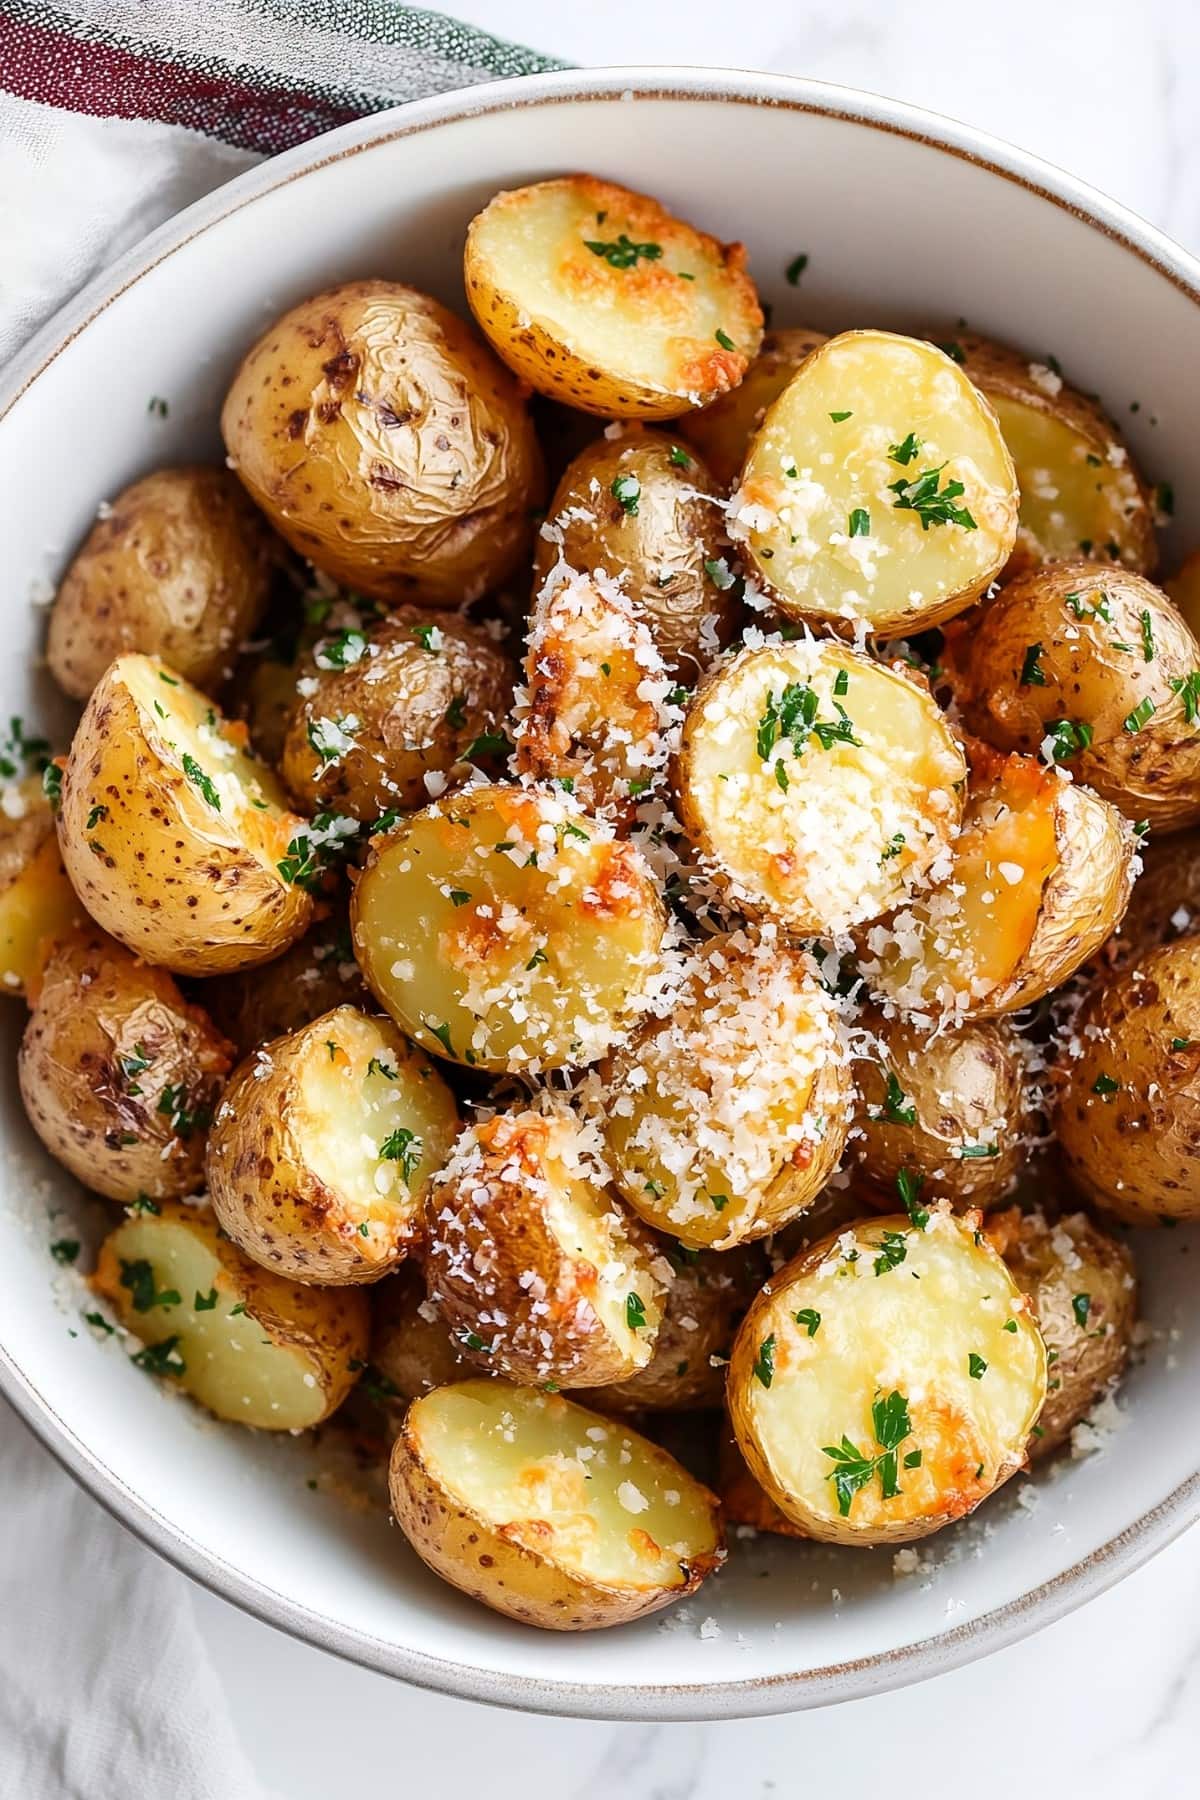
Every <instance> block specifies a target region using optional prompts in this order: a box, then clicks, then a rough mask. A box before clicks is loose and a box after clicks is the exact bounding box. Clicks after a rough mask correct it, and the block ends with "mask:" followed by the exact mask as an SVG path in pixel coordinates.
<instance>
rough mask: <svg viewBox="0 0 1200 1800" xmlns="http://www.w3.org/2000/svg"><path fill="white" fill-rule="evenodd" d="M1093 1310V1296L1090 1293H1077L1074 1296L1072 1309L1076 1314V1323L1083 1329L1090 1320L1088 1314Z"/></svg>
mask: <svg viewBox="0 0 1200 1800" xmlns="http://www.w3.org/2000/svg"><path fill="white" fill-rule="evenodd" d="M1091 1310H1092V1296H1091V1295H1090V1294H1075V1295H1073V1296H1072V1299H1071V1311H1072V1312H1073V1313H1074V1314H1075V1323H1076V1324H1077V1325H1078V1327H1079V1329H1080V1330H1081V1331H1082V1330H1083V1328H1084V1326H1085V1325H1086V1324H1087V1322H1088V1314H1089V1313H1090V1312H1091Z"/></svg>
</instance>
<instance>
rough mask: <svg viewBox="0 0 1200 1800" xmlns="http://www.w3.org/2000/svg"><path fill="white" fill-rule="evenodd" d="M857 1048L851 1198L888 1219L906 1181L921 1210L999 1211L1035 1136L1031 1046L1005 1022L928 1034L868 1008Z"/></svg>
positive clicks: (991, 1021)
mask: <svg viewBox="0 0 1200 1800" xmlns="http://www.w3.org/2000/svg"><path fill="white" fill-rule="evenodd" d="M860 1033H861V1036H860V1035H859V1034H860ZM855 1042H856V1050H857V1055H856V1059H855V1062H854V1065H853V1070H852V1073H853V1076H854V1080H855V1084H856V1086H857V1088H858V1108H857V1111H856V1113H855V1119H854V1130H853V1131H852V1132H851V1135H850V1151H851V1156H852V1157H853V1159H854V1160H853V1168H854V1183H855V1188H856V1191H857V1192H859V1193H861V1194H863V1196H864V1197H865V1198H868V1199H870V1200H871V1201H872V1203H874V1204H879V1205H880V1206H882V1208H883V1210H884V1211H886V1212H891V1211H893V1210H894V1209H895V1206H896V1195H897V1192H898V1188H897V1183H898V1182H900V1181H902V1180H903V1179H904V1178H905V1177H907V1178H908V1179H909V1180H910V1181H915V1182H917V1183H918V1184H919V1185H920V1187H921V1198H922V1201H923V1202H925V1203H926V1204H928V1203H929V1202H931V1201H933V1200H941V1199H945V1200H949V1201H951V1202H952V1203H953V1204H954V1205H956V1206H958V1205H963V1206H976V1207H979V1208H981V1209H986V1208H987V1207H990V1206H998V1205H999V1204H1000V1202H1001V1201H1002V1200H1003V1199H1004V1198H1005V1196H1006V1195H1007V1194H1009V1193H1010V1192H1011V1191H1012V1187H1013V1184H1014V1182H1015V1181H1016V1178H1017V1176H1018V1174H1019V1173H1020V1170H1021V1169H1022V1167H1023V1166H1024V1164H1025V1162H1026V1161H1027V1160H1028V1157H1029V1153H1030V1147H1031V1144H1032V1142H1033V1138H1034V1135H1035V1131H1034V1119H1033V1114H1032V1109H1031V1092H1030V1074H1029V1070H1030V1055H1029V1047H1028V1044H1027V1041H1026V1040H1025V1039H1024V1038H1022V1037H1021V1036H1020V1035H1019V1034H1018V1033H1017V1032H1016V1031H1015V1030H1014V1029H1013V1027H1012V1025H1011V1024H1010V1023H1009V1022H1008V1021H1007V1020H1005V1019H976V1020H968V1021H967V1022H966V1023H965V1024H962V1025H942V1026H940V1027H939V1028H938V1029H937V1030H931V1029H930V1027H929V1026H928V1025H917V1024H914V1023H913V1022H912V1021H911V1020H908V1021H906V1020H904V1019H901V1018H896V1017H892V1018H888V1017H886V1016H885V1015H884V1013H883V1012H882V1011H880V1010H878V1009H875V1008H871V1009H870V1010H868V1011H867V1012H866V1013H864V1014H863V1015H862V1016H861V1017H860V1018H859V1019H858V1020H857V1021H856V1026H855Z"/></svg>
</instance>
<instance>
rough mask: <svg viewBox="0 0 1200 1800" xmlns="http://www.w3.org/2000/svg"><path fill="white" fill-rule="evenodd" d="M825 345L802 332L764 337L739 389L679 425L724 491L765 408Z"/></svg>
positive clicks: (821, 334)
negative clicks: (816, 351) (805, 362)
mask: <svg viewBox="0 0 1200 1800" xmlns="http://www.w3.org/2000/svg"><path fill="white" fill-rule="evenodd" d="M824 342H825V334H824V332H821V331H809V330H808V329H807V328H805V327H803V326H793V327H790V328H785V329H784V330H782V331H768V332H767V334H766V336H765V337H764V338H763V341H762V349H761V350H760V351H759V353H758V355H757V356H756V357H755V359H754V361H753V362H752V363H751V364H750V367H749V368H748V369H747V370H746V373H745V376H744V377H743V379H742V381H741V382H740V383H739V385H738V386H737V387H735V388H734V389H733V390H732V392H731V393H728V394H722V395H721V397H720V399H718V400H714V401H713V402H712V404H711V406H705V407H703V408H702V409H701V411H700V412H694V413H688V414H687V416H686V418H683V419H681V420H680V421H679V430H680V431H681V432H682V433H683V436H684V438H685V439H686V440H687V442H688V443H689V444H694V445H695V447H696V449H697V450H698V451H699V452H700V455H701V456H702V457H703V458H704V461H705V463H706V464H707V465H708V468H709V470H710V471H711V473H712V475H713V477H714V479H715V480H716V481H719V482H720V484H721V486H722V487H723V488H725V489H729V488H731V487H733V485H734V483H735V482H736V481H737V478H738V474H739V472H740V470H741V467H742V464H743V463H744V462H745V460H746V450H747V448H748V447H749V443H750V439H751V438H752V437H753V436H754V433H755V432H756V431H757V430H758V428H759V426H760V425H761V424H762V422H763V415H764V414H765V412H766V410H767V408H768V406H770V404H771V402H772V401H773V400H777V399H778V398H779V396H780V394H782V392H783V390H784V388H785V387H786V386H787V384H788V382H789V381H790V380H791V379H792V376H793V375H794V374H795V373H796V370H797V369H798V368H799V367H800V364H801V363H802V362H804V360H805V359H806V358H807V357H809V356H811V355H812V353H813V351H814V350H819V349H820V347H821V345H822V344H823V343H824Z"/></svg>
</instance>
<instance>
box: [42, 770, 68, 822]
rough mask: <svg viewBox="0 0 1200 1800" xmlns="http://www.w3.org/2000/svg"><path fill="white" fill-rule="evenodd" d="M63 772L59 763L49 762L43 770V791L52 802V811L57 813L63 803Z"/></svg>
mask: <svg viewBox="0 0 1200 1800" xmlns="http://www.w3.org/2000/svg"><path fill="white" fill-rule="evenodd" d="M62 778H63V772H62V770H61V769H60V768H59V766H58V764H57V763H53V762H51V763H47V764H46V766H45V768H44V769H43V770H42V792H43V794H45V796H46V798H47V800H48V801H49V802H50V811H51V812H53V813H56V812H57V811H58V809H59V807H60V806H61V805H62Z"/></svg>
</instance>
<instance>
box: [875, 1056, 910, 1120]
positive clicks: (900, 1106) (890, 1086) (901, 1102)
mask: <svg viewBox="0 0 1200 1800" xmlns="http://www.w3.org/2000/svg"><path fill="white" fill-rule="evenodd" d="M873 1117H874V1118H875V1119H876V1121H880V1120H882V1121H883V1122H884V1123H886V1124H888V1125H915V1124H916V1122H917V1109H916V1107H915V1106H913V1105H912V1103H911V1102H910V1101H909V1098H908V1095H907V1094H906V1093H905V1092H904V1089H903V1088H902V1087H901V1086H900V1082H899V1080H898V1079H897V1077H896V1075H895V1074H894V1073H893V1071H892V1070H891V1069H889V1070H888V1078H887V1086H886V1088H885V1089H884V1096H883V1106H882V1107H881V1108H880V1110H879V1111H878V1112H877V1113H875V1114H874V1115H873Z"/></svg>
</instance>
